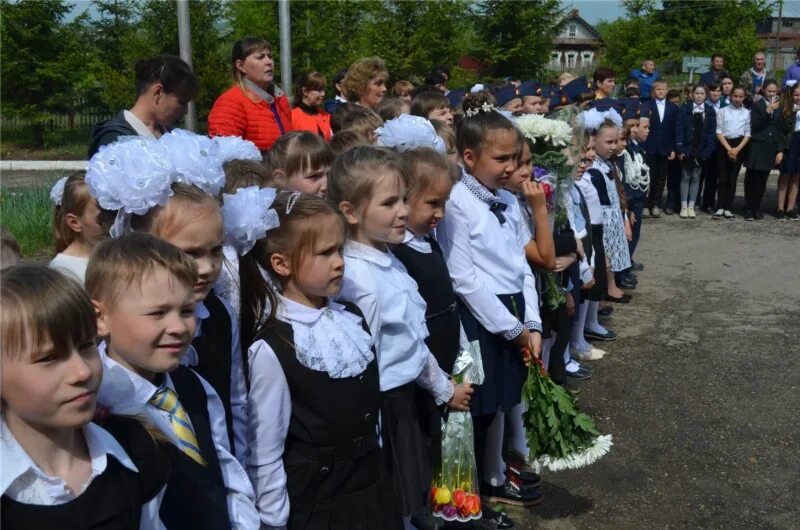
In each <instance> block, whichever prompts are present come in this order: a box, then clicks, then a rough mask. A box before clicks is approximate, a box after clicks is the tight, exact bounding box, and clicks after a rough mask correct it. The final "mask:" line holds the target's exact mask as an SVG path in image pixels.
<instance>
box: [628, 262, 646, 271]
mask: <svg viewBox="0 0 800 530" xmlns="http://www.w3.org/2000/svg"><path fill="white" fill-rule="evenodd" d="M631 268H632V269H633V271H634V272H642V271H643V270H644V265H642V264H641V263H639V262H638V261H636V262H634V263H633V264H632V265H631Z"/></svg>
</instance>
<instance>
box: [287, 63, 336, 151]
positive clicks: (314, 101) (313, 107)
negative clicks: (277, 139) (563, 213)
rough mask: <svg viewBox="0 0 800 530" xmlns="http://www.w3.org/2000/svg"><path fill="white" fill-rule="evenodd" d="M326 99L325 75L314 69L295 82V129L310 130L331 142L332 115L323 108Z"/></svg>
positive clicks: (293, 125) (293, 114)
mask: <svg viewBox="0 0 800 530" xmlns="http://www.w3.org/2000/svg"><path fill="white" fill-rule="evenodd" d="M323 101H325V76H323V75H322V74H321V73H319V72H316V71H312V72H307V73H305V74H302V75H301V76H300V77H298V78H297V81H295V84H294V103H295V107H294V108H293V109H292V127H294V130H295V131H309V132H311V133H314V134H316V135H319V136H321V137H322V139H323V140H325V141H326V142H329V141H330V139H331V115H330V114H328V113H327V112H325V111H324V110H323V109H322V103H323Z"/></svg>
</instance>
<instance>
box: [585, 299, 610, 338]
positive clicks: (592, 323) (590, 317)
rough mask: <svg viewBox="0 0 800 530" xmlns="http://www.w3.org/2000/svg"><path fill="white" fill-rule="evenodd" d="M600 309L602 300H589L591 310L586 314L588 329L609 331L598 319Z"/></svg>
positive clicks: (599, 331) (600, 331)
mask: <svg viewBox="0 0 800 530" xmlns="http://www.w3.org/2000/svg"><path fill="white" fill-rule="evenodd" d="M599 310H600V302H589V312H588V313H587V314H586V329H588V330H590V331H594V332H596V333H608V330H607V329H606V328H604V327H603V326H601V325H600V322H599V321H598V320H597V311H599Z"/></svg>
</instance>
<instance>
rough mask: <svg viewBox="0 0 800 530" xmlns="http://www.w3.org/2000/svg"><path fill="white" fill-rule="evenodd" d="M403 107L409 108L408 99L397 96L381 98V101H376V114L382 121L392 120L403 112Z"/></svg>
mask: <svg viewBox="0 0 800 530" xmlns="http://www.w3.org/2000/svg"><path fill="white" fill-rule="evenodd" d="M403 107H406V108H410V105H409V104H408V101H406V100H404V99H400V98H399V97H388V98H383V101H381V102H380V103H378V108H377V109H376V110H377V112H378V116H380V117H381V119H382V120H383V121H384V122H387V121H389V120H393V119H395V118H397V117H398V116H400V115H401V114H403Z"/></svg>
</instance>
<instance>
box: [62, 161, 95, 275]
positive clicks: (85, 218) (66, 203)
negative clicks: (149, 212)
mask: <svg viewBox="0 0 800 530" xmlns="http://www.w3.org/2000/svg"><path fill="white" fill-rule="evenodd" d="M85 177H86V174H85V173H84V172H78V173H73V174H72V175H70V176H69V177H64V178H62V179H60V180H59V181H58V182H56V184H55V186H53V190H52V191H51V192H50V198H51V199H52V200H53V202H54V203H55V205H56V207H55V210H54V211H53V240H54V241H55V247H56V257H55V258H53V260H52V261H51V262H50V266H51V267H53V268H56V269H59V270H61V271H65V272H67V273H70V274H72V275H73V276H74V277H75V278H77V279H78V280H80V282H81V283H83V279H84V277H85V276H86V264H87V263H89V255H90V254H91V253H92V249H93V248H94V247H95V245H97V244H98V243H99V242H100V241H102V240H103V239H104V238H105V237H106V234H105V231H104V229H103V227H102V226H101V225H100V224H99V223H98V220H97V219H98V216H99V215H100V208H99V207H98V205H97V201H96V200H94V198H93V197H92V196H91V194H90V193H89V187H88V186H87V185H86V180H85Z"/></svg>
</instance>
